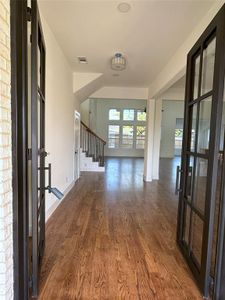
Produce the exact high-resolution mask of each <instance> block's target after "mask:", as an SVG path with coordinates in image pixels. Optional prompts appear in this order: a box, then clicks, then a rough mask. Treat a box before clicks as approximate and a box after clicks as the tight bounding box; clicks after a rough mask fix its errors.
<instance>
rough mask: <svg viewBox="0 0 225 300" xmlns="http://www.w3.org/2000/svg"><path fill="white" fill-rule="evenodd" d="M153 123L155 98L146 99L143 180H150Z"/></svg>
mask: <svg viewBox="0 0 225 300" xmlns="http://www.w3.org/2000/svg"><path fill="white" fill-rule="evenodd" d="M154 123H155V99H149V100H148V101H147V125H146V128H147V132H146V140H145V154H144V177H143V178H144V181H152V171H153V143H154Z"/></svg>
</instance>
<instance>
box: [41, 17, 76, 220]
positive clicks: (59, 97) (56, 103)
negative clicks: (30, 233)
mask: <svg viewBox="0 0 225 300" xmlns="http://www.w3.org/2000/svg"><path fill="white" fill-rule="evenodd" d="M41 20H42V27H43V33H44V40H45V44H46V117H45V119H46V137H45V140H46V151H47V152H49V153H50V154H49V155H48V156H47V159H46V164H47V163H51V164H52V186H54V187H57V188H58V189H60V190H61V191H62V192H63V193H65V192H66V191H67V190H68V188H69V187H70V186H71V185H72V184H73V179H74V178H73V176H74V169H73V163H74V161H73V160H74V111H75V110H78V111H79V109H80V107H79V106H80V105H79V102H78V101H77V100H76V99H75V97H74V94H73V74H72V70H71V69H70V66H69V64H68V61H67V59H66V57H65V55H64V53H63V52H62V50H61V48H60V46H59V44H58V42H57V41H56V39H55V37H54V35H53V33H52V31H51V29H50V27H49V26H48V24H47V22H46V20H45V19H44V18H43V17H41ZM59 203H60V201H59V200H57V199H56V197H54V196H53V195H51V194H48V193H46V218H48V217H49V216H50V215H51V213H52V212H53V211H54V210H55V208H56V207H57V205H58V204H59Z"/></svg>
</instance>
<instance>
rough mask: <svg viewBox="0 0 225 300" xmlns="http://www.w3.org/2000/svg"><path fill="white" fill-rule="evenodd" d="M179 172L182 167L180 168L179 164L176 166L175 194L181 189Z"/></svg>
mask: <svg viewBox="0 0 225 300" xmlns="http://www.w3.org/2000/svg"><path fill="white" fill-rule="evenodd" d="M181 173H182V169H181V168H180V166H177V172H176V186H175V195H178V194H179V192H182V189H181V188H180V175H181Z"/></svg>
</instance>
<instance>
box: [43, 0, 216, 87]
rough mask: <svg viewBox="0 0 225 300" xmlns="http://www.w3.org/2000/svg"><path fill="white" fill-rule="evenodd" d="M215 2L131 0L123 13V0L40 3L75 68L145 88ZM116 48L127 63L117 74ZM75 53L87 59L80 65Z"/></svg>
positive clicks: (50, 0) (110, 81) (51, 0)
mask: <svg viewBox="0 0 225 300" xmlns="http://www.w3.org/2000/svg"><path fill="white" fill-rule="evenodd" d="M214 1H215V0H214ZM214 1H205V0H200V1H198V0H195V1H192V0H187V1H183V0H179V1H170V0H167V1H160V0H158V1H157V0H156V1H143V0H139V1H127V2H129V3H130V4H131V10H130V12H129V13H120V12H119V11H118V10H117V5H118V4H119V3H120V2H119V1H111V0H102V1H94V0H92V1H87V0H82V1H79V0H73V1H66V0H65V1H63V0H61V1H56V0H41V1H39V6H40V10H41V13H42V14H43V15H44V17H45V19H46V21H47V23H48V24H49V26H50V27H51V29H52V31H53V33H54V34H55V36H56V39H57V40H58V42H59V44H60V45H61V47H62V49H63V51H64V53H65V55H66V57H67V58H68V61H69V63H70V64H71V68H72V69H73V70H74V71H76V72H95V73H103V74H104V85H112V86H135V87H144V86H149V84H150V83H151V82H152V81H153V80H154V78H155V76H156V75H157V74H158V73H159V72H160V71H161V70H162V69H163V67H164V65H165V64H166V63H167V62H168V60H169V59H170V58H171V57H172V55H173V53H174V52H175V51H176V49H177V48H178V47H179V46H180V45H181V44H182V42H183V41H184V39H185V38H186V37H187V36H188V34H189V33H190V32H191V31H193V30H194V27H195V26H196V25H197V23H198V22H199V21H200V20H201V18H202V17H203V16H204V15H205V14H206V13H207V11H208V10H209V9H210V7H211V6H212V5H213V2H214ZM121 2H123V1H121ZM116 52H121V53H123V54H124V55H125V57H126V58H127V62H128V64H127V69H126V70H125V71H122V72H118V73H119V74H120V76H119V77H114V76H112V74H115V73H116V72H115V71H113V70H111V69H110V59H111V57H112V56H113V55H114V54H115V53H116ZM77 56H86V57H87V59H88V64H87V65H84V64H79V63H78V61H77Z"/></svg>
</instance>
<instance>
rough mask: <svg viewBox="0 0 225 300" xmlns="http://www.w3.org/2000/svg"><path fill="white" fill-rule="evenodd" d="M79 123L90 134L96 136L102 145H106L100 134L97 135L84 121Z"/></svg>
mask: <svg viewBox="0 0 225 300" xmlns="http://www.w3.org/2000/svg"><path fill="white" fill-rule="evenodd" d="M81 124H82V125H83V126H84V127H85V128H86V130H87V131H88V132H90V133H91V134H93V135H94V136H95V137H96V138H98V139H99V140H100V141H102V142H103V144H104V145H106V141H105V140H103V139H102V138H100V136H98V135H97V134H96V133H95V132H94V131H92V130H91V129H90V128H89V127H88V126H87V125H86V124H85V123H84V122H82V121H81Z"/></svg>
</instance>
